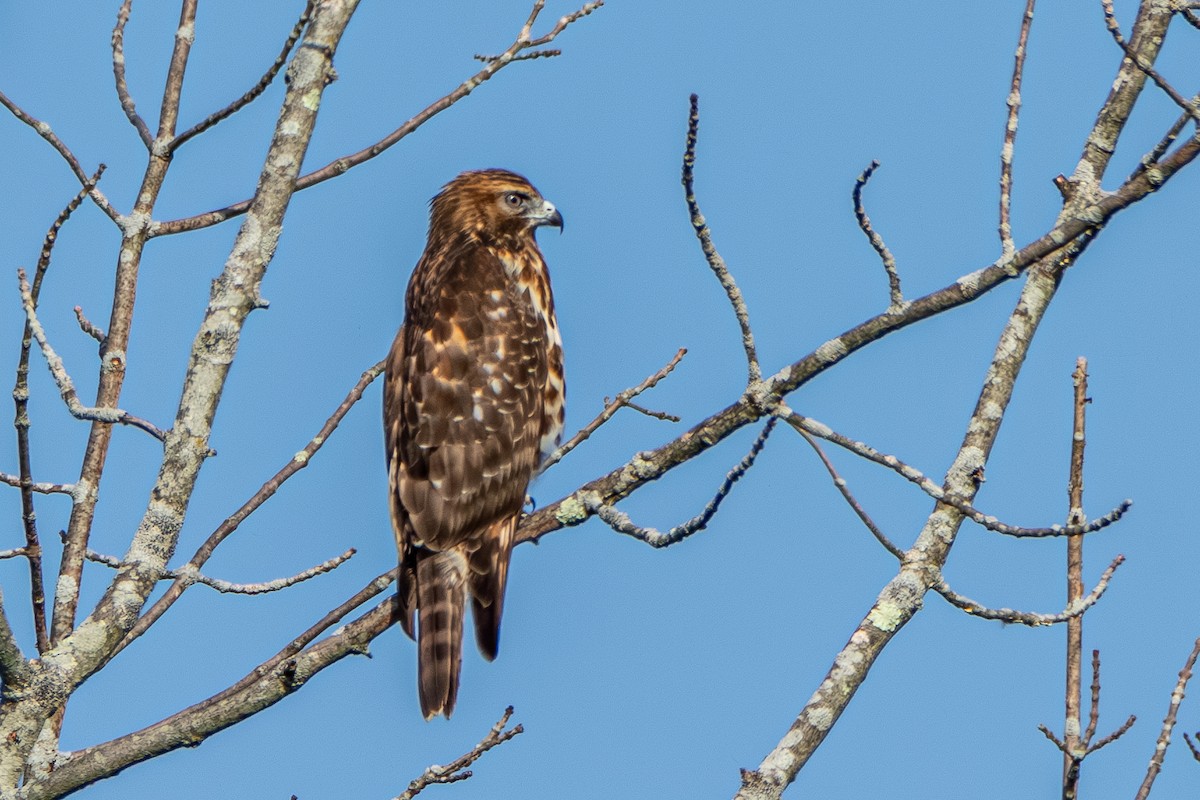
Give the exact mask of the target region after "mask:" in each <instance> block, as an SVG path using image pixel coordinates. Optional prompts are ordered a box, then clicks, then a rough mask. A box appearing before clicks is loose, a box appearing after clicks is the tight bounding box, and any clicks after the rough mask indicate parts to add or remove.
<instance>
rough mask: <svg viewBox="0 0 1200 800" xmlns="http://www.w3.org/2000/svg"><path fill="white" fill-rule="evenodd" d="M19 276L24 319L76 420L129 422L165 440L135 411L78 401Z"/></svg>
mask: <svg viewBox="0 0 1200 800" xmlns="http://www.w3.org/2000/svg"><path fill="white" fill-rule="evenodd" d="M17 275H18V277H19V279H20V287H21V302H22V304H23V305H24V306H25V318H26V320H28V322H29V330H30V333H32V335H33V338H34V341H36V342H37V343H38V347H39V348H41V351H42V355H43V356H44V357H45V359H46V366H47V367H49V369H50V375H51V376H52V377H53V378H54V382H55V384H57V386H58V391H59V394H60V395H62V399H63V402H65V403H66V404H67V410H68V411H70V412H71V416H73V417H75V418H76V419H82V420H89V421H92V422H107V423H110V424H120V425H130V426H132V427H134V428H139V429H140V430H143V431H145V432H146V433H148V434H150V435H151V436H153V437H154V438H155V439H158V440H159V441H160V442H161V441H163V439H164V438H165V436H166V434H164V433H163V431H162V430H161V429H160V428H158V427H157V426H156V425H154V424H153V423H151V422H147V421H146V420H144V419H142V418H141V417H135V416H134V415H133V414H130V413H129V412H127V411H123V410H121V409H119V408H93V407H89V406H85V405H84V404H83V403H81V402H80V401H79V395H78V393H77V392H76V391H75V383H74V382H73V381H72V380H71V376H70V375H69V374H68V373H67V368H66V366H65V365H64V364H63V360H62V359H61V358H60V357H59V355H58V353H56V352H55V351H54V348H53V347H52V346H51V345H50V342H49V340H48V339H47V338H46V331H45V329H44V328H42V323H41V322H40V321H39V320H38V317H37V311H36V309H35V308H34V303H33V296H32V294H31V290H30V287H29V282H28V281H27V280H26V279H25V270H24V269H18V270H17Z"/></svg>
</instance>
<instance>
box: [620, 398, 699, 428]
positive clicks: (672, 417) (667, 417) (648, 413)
mask: <svg viewBox="0 0 1200 800" xmlns="http://www.w3.org/2000/svg"><path fill="white" fill-rule="evenodd" d="M604 402H605V403H608V402H609V399H608V398H607V397H606V398H604ZM625 407H626V408H628V409H629V410H630V411H636V412H638V413H639V414H641V415H642V416H645V417H653V418H654V419H661V420H662V421H663V422H679V421H681V420H682V419H683V418H682V417H680V416H679V415H678V414H668V413H667V412H666V411H654V410H652V409H649V408H646V407H645V406H639V405H638V404H637V403H626V404H625Z"/></svg>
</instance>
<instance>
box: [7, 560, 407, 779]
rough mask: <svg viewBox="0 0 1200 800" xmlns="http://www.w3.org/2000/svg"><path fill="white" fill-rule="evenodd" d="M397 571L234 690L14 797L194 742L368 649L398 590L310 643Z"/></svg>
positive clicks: (78, 755)
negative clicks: (319, 639)
mask: <svg viewBox="0 0 1200 800" xmlns="http://www.w3.org/2000/svg"><path fill="white" fill-rule="evenodd" d="M395 578H396V571H395V570H394V569H393V570H391V571H389V572H385V573H383V574H382V575H379V576H378V577H376V578H375V579H374V580H372V581H371V582H370V583H368V584H367V585H366V586H364V587H363V588H362V589H361V590H360V591H358V592H357V593H356V594H355V595H354V596H353V597H351V598H349V599H348V600H347V601H346V602H344V603H342V604H341V605H340V606H338V607H337V608H335V609H333V610H332V611H330V612H329V613H328V614H326V615H325V616H324V617H323V618H322V619H321V620H319V621H318V622H317V623H315V624H314V625H313V626H312V627H310V628H309V629H308V630H306V631H304V633H302V634H300V635H299V636H296V637H295V638H293V639H291V640H290V641H289V642H288V644H287V646H285V647H284V648H283V649H282V650H280V651H279V652H278V653H276V654H275V655H274V656H272V657H271V658H270V659H268V660H267V661H264V662H263V663H262V664H259V665H258V666H257V667H255V668H254V669H253V670H251V671H250V672H249V673H248V674H247V675H246V676H245V677H243V678H242V679H241V680H239V681H238V682H237V683H235V684H233V685H232V686H230V687H229V688H228V689H225V690H224V691H221V692H218V693H217V694H215V695H213V696H212V697H209V698H208V699H206V700H202V701H200V702H199V703H196V704H194V705H192V706H189V707H188V708H186V709H183V710H182V711H180V712H178V713H176V714H173V715H171V716H170V717H167V718H166V719H164V720H161V721H160V722H156V723H154V724H153V725H150V726H148V727H146V728H143V729H141V730H139V731H135V732H133V733H130V734H127V735H126V736H122V737H119V738H117V739H112V740H110V741H108V742H103V743H101V744H97V745H93V746H91V747H88V748H85V749H83V750H77V751H75V752H73V753H70V754H67V755H66V757H65V758H61V759H60V760H59V761H58V763H57V765H56V766H55V769H54V770H53V771H52V772H49V773H47V774H45V775H43V776H41V777H39V778H38V779H37V780H34V781H31V782H29V783H27V784H25V785H24V786H22V787H21V788H20V790H18V791H17V792H16V793H15V800H54V798H58V797H62V796H63V795H65V794H67V793H69V792H71V791H74V790H75V789H78V788H80V787H82V786H86V785H87V784H89V783H94V782H95V781H97V780H101V779H103V778H107V777H111V776H112V775H115V774H116V773H117V772H119V771H121V770H122V769H125V768H126V767H129V766H132V765H133V764H138V763H140V762H142V761H146V760H147V759H150V758H154V757H155V756H158V755H162V754H163V753H169V752H171V751H173V750H178V749H180V748H182V747H194V746H196V745H198V744H200V742H202V741H204V740H205V739H206V738H208V737H209V736H212V735H213V734H214V733H218V732H219V731H222V730H224V729H225V728H228V727H230V726H231V725H235V724H237V723H238V722H240V721H241V720H243V719H245V718H247V717H250V716H253V715H254V714H257V713H258V712H260V711H262V710H264V709H266V708H270V707H271V706H272V705H274V704H275V703H277V702H279V701H280V700H282V699H283V698H285V697H287V696H288V695H290V694H292V693H293V692H296V691H298V690H299V689H300V688H301V687H303V686H304V684H305V683H307V682H308V680H309V679H310V678H312V677H313V676H314V675H316V674H317V673H318V672H320V671H321V670H323V669H325V668H326V667H328V666H330V665H332V664H335V663H337V662H338V661H340V660H341V659H343V658H345V657H346V656H348V655H356V654H365V653H366V652H367V647H368V645H369V643H370V641H371V640H372V639H374V638H375V637H376V636H378V635H379V634H381V633H383V632H384V631H386V630H388V629H389V628H391V627H392V626H394V625H395V623H396V612H397V602H396V598H395V597H394V596H392V597H389V598H388V599H386V600H384V601H382V602H381V603H379V604H378V605H376V606H375V607H373V608H372V609H371V610H370V611H368V612H366V613H365V614H363V615H362V616H360V617H359V618H358V619H356V620H354V621H352V622H350V623H347V624H346V625H344V626H342V627H341V628H339V629H338V630H337V631H335V632H334V633H333V634H331V635H330V636H328V637H326V638H325V639H323V640H321V641H320V642H318V643H317V644H316V645H313V646H312V647H310V645H312V643H313V642H315V641H316V640H317V638H318V637H320V636H321V634H322V633H324V632H325V631H327V630H329V629H330V628H332V627H333V626H334V625H337V624H338V623H339V622H341V621H342V619H344V618H345V617H346V616H347V615H348V614H350V613H351V612H353V611H354V610H355V609H357V608H360V607H361V606H363V605H364V604H366V603H367V602H369V601H370V600H371V599H373V598H375V597H377V596H378V595H379V594H381V593H382V592H384V591H386V590H387V588H388V587H389V586H391V585H392V583H393V582H394V581H395Z"/></svg>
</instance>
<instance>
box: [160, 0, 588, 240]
mask: <svg viewBox="0 0 1200 800" xmlns="http://www.w3.org/2000/svg"><path fill="white" fill-rule="evenodd" d="M544 4H545V2H544V0H539V2H537V3H535V4H534V7H533V11H532V12H531V13H530V16H529V19H528V20H527V21H526V25H525V27H523V28H522V31H521V33H520V34H519V35H518V36H517V39H516V40H515V41H514V42H513V43H512V45H510V46H509V48H508V49H507V50H505V51H504V52H503V53H501V54H500V55H499V56H498V57H497V58H496V60H495V61H491V62H489V63H487V64H485V65H484V67H483V69H481V70H480V71H479V72H477V73H475V74H474V75H472V76H471V77H470V78H467V79H466V80H465V81H463V82H462V83H460V84H459V85H458V86H457V87H456V88H455V89H454V90H453V91H451V92H450V93H449V94H446V95H444V96H442V97H441V98H439V99H437V100H435V101H434V102H433V103H431V104H430V105H428V106H426V107H425V109H423V110H422V111H420V112H419V113H418V114H417V115H416V116H414V117H412V118H411V119H409V120H408V121H407V122H405V123H404V124H403V125H401V126H400V127H399V128H397V129H396V130H394V131H392V132H391V133H389V134H388V135H387V136H385V137H383V138H382V139H380V140H379V141H377V142H375V143H374V144H372V145H370V146H369V147H365V148H363V149H362V150H359V151H358V152H357V153H351V154H350V155H347V156H342V157H341V158H338V159H336V160H334V161H331V162H329V163H328V164H326V165H325V166H323V167H321V168H320V169H317V170H314V171H312V172H310V173H308V174H307V175H301V176H300V177H299V178H297V179H296V183H295V191H297V192H299V191H301V190H303V189H308V188H309V187H312V186H316V185H317V184H318V183H322V182H324V181H327V180H329V179H330V178H336V177H337V176H338V175H341V174H342V173H344V172H346V171H348V170H350V169H352V168H353V167H357V166H358V165H359V164H362V163H364V162H366V161H369V160H371V159H372V158H374V157H375V156H377V155H379V154H380V153H382V152H384V151H385V150H387V149H388V148H390V147H391V146H392V145H394V144H396V143H397V142H399V141H400V140H401V139H403V138H404V137H406V136H408V135H409V134H410V133H412V132H413V131H415V130H416V129H417V128H420V127H421V126H422V125H424V124H425V123H426V122H428V121H429V120H430V119H432V118H433V117H435V116H437V115H438V114H439V113H441V112H442V111H445V110H446V109H447V108H449V107H450V106H452V105H454V104H455V103H457V102H458V101H459V100H462V99H463V98H464V97H466V96H467V95H469V94H470V93H471V92H473V91H474V90H475V89H476V88H477V87H479V85H480V84H482V83H484V82H486V81H487V80H489V79H491V78H492V77H493V76H494V75H495V74H496V73H497V72H499V71H500V70H502V69H503V68H504V67H506V66H508V65H509V64H511V63H513V62H514V61H517V60H519V59H518V58H517V57H518V56H519V55H520V54H521V53H522V52H523V51H525V50H528V49H530V48H532V47H540V46H541V45H543V44H547V43H549V42H550V41H552V40H553V39H555V38H556V37H557V36H558V35H559V34H560V33H562V32H563V31H564V30H566V29H567V27H568V26H569V25H571V24H572V23H574V22H576V21H578V20H580V19H582V18H583V17H586V16H587V15H589V14H591V13H592V12H593V11H595V10H596V9H598V8H600V7H602V6H603V5H604V0H592V2H589V3H585V4H584V5H583V6H582V7H581V8H579V9H577V10H576V11H572V12H571V13H570V14H566V15H565V16H563V17H561V18H560V19H559V20H558V23H557V24H555V26H554V27H553V28H551V29H550V32H549V33H547V34H546V35H545V36H542V37H539V38H537V39H530V38H529V28H530V27H531V26H532V24H533V21H535V20H536V19H537V16H538V14H540V13H541V10H542V6H543V5H544ZM249 208H250V200H242V201H241V202H238V203H234V204H233V205H229V206H226V207H225V208H220V209H217V210H215V211H209V212H206V213H204V214H197V215H195V216H191V217H183V218H180V219H176V220H171V221H169V222H161V223H155V224H154V225H152V226H151V229H150V231H149V234H150V236H166V235H170V234H175V233H184V232H186V231H192V230H197V229H199V228H207V227H209V226H210V225H216V224H218V223H221V222H224V221H225V220H227V219H230V218H232V217H236V216H238V215H240V214H245V213H246V210H247V209H249Z"/></svg>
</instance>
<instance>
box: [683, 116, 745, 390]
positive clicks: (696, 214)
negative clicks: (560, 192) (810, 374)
mask: <svg viewBox="0 0 1200 800" xmlns="http://www.w3.org/2000/svg"><path fill="white" fill-rule="evenodd" d="M699 130H700V98H699V97H697V96H696V95H692V99H691V110H690V111H689V113H688V130H687V146H686V147H685V148H684V151H683V194H684V200H685V201H686V202H687V208H688V215H689V216H690V218H691V221H692V228H693V229H694V230H695V232H696V238H697V239H699V240H700V249H701V250H703V251H704V259H705V260H706V261H707V262H708V266H709V269H711V270H712V271H713V274H714V275H716V276H717V280H718V281H720V282H721V288H723V289H724V290H725V295H726V296H727V297H728V298H729V304H730V305H732V306H733V313H734V314H735V315H736V316H737V321H738V326H739V327H740V328H741V329H742V348H743V349H744V350H745V351H746V371H747V375H748V377H747V380H746V385H747V386H748V387H755V386H756V385H757V384H758V383H759V382H760V381H761V380H762V367H761V366H760V365H759V363H758V351H757V350H756V349H755V346H754V331H753V330H751V328H750V311H749V309H747V308H746V298H745V297H743V296H742V290H741V289H739V288H738V285H737V283H736V282H734V280H733V275H731V274H730V272H729V268H728V267H727V266H725V259H723V258H721V254H720V253H718V252H717V247H716V245H714V244H713V241H712V234H711V233H710V232H709V230H708V221H707V220H705V218H704V214H703V213H701V211H700V204H699V202H698V201H697V200H696V189H695V174H694V173H695V167H696V136H697V133H698V132H699Z"/></svg>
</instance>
